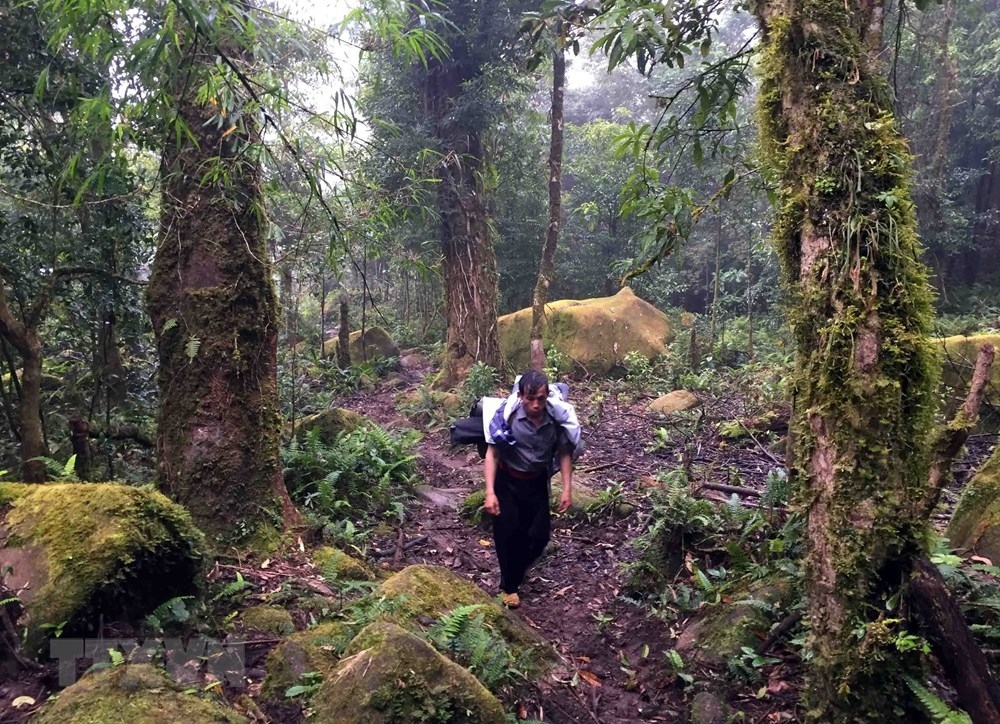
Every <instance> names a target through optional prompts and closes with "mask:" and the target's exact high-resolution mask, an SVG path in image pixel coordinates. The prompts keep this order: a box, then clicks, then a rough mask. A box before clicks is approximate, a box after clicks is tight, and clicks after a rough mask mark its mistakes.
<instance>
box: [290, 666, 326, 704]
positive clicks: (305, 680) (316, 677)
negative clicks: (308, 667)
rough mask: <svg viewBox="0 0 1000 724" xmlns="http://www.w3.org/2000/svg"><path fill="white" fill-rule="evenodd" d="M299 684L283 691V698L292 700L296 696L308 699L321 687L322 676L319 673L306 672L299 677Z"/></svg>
mask: <svg viewBox="0 0 1000 724" xmlns="http://www.w3.org/2000/svg"><path fill="white" fill-rule="evenodd" d="M299 680H300V682H301V683H299V684H295V685H294V686H290V687H288V688H287V689H285V697H286V698H288V699H294V698H296V697H298V696H302V697H306V698H308V697H309V696H310V695H312V694H313V693H315V692H316V691H317V690H318V689H319V687H320V686H322V685H323V674H322V673H320V672H319V671H307V672H305V673H304V674H302V676H300V677H299Z"/></svg>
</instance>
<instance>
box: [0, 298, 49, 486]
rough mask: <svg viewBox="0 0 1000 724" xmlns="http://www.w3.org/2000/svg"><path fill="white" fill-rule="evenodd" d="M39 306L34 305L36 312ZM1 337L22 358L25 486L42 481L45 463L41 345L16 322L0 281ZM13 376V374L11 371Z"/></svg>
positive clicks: (26, 327)
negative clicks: (42, 457)
mask: <svg viewBox="0 0 1000 724" xmlns="http://www.w3.org/2000/svg"><path fill="white" fill-rule="evenodd" d="M37 307H38V305H37V304H36V305H35V309H36V311H40V310H38V309H37ZM0 335H2V336H3V337H4V339H6V340H7V341H8V342H9V343H10V344H11V346H12V347H14V349H15V350H17V353H18V354H19V355H20V356H21V365H22V367H21V401H20V404H19V405H18V424H19V426H20V438H21V479H22V480H23V481H24V482H26V483H41V482H44V480H45V463H44V462H42V461H41V460H38V459H37V458H38V457H40V456H43V455H45V453H46V448H45V435H44V433H43V431H42V415H41V410H42V343H41V340H40V339H39V338H38V332H37V331H36V329H35V328H34V326H33V325H31V324H26V323H23V322H20V321H18V320H17V319H15V317H14V314H13V312H12V311H11V309H10V306H9V305H8V303H7V291H6V289H5V287H4V282H3V279H2V278H0ZM11 375H14V370H13V369H12V370H11Z"/></svg>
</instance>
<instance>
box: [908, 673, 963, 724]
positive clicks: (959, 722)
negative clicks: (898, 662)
mask: <svg viewBox="0 0 1000 724" xmlns="http://www.w3.org/2000/svg"><path fill="white" fill-rule="evenodd" d="M904 681H906V685H907V686H909V687H910V691H912V692H913V693H914V695H916V697H917V699H919V700H920V703H921V704H923V706H924V708H925V709H926V710H927V713H928V714H929V715H930V716H931V720H932V721H934V722H935V724H972V719H971V718H970V717H969V715H968V714H966V713H965V712H964V711H962V710H961V709H959V710H958V711H956V710H955V709H952V708H951V707H950V706H948V705H947V704H946V703H945V702H943V701H942V700H941V699H939V698H938V697H937V696H935V695H934V694H933V693H932V692H931V691H930V690H929V689H928V688H927V687H926V686H924V685H922V684H921V683H920V682H919V681H917V680H916V679H914V678H913V677H912V676H907V677H905V678H904Z"/></svg>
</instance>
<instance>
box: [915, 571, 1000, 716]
mask: <svg viewBox="0 0 1000 724" xmlns="http://www.w3.org/2000/svg"><path fill="white" fill-rule="evenodd" d="M910 600H911V601H912V602H913V607H914V609H915V611H916V614H917V616H919V617H920V619H921V621H922V623H923V626H924V629H925V631H926V635H927V640H928V641H929V642H930V644H931V647H932V648H933V650H934V654H935V656H936V657H937V659H938V661H940V662H941V666H942V667H943V668H944V670H945V672H946V673H947V674H948V679H949V680H950V681H951V682H952V684H953V685H954V687H955V691H956V693H957V694H958V703H959V705H960V706H961V707H962V708H963V709H964V710H965V711H966V712H967V713H968V714H969V716H970V717H972V721H973V722H975V723H976V724H993V723H994V722H998V721H1000V689H998V687H997V684H996V681H994V679H993V675H992V673H990V667H989V664H988V663H987V661H986V656H985V655H984V654H983V652H982V650H981V649H980V648H979V644H977V643H976V641H975V639H974V638H973V637H972V634H971V633H970V632H969V627H968V626H967V625H966V623H965V617H964V616H962V611H961V609H960V608H959V607H958V603H956V602H955V599H954V598H953V597H952V595H951V592H950V591H949V590H948V586H947V585H946V584H945V582H944V579H943V578H942V577H941V572H940V571H938V569H937V566H935V565H934V564H933V563H931V562H930V561H929V560H927V558H926V557H924V556H920V557H918V558H916V560H915V561H914V565H913V573H912V575H911V577H910Z"/></svg>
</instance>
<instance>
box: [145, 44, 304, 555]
mask: <svg viewBox="0 0 1000 724" xmlns="http://www.w3.org/2000/svg"><path fill="white" fill-rule="evenodd" d="M192 38H193V39H192ZM185 41H186V42H184V43H183V44H182V47H181V53H182V54H183V57H182V58H181V59H180V62H179V66H178V68H177V72H176V73H175V75H174V77H173V78H172V79H171V81H170V86H169V88H168V93H169V94H170V96H171V98H172V100H173V102H174V104H175V108H176V112H177V115H178V118H179V119H180V120H181V121H182V122H183V123H184V124H185V125H186V127H187V131H188V132H189V133H190V134H191V137H188V136H186V135H184V134H180V133H179V134H176V135H175V133H174V130H173V129H170V130H169V131H168V133H167V134H166V138H165V143H164V151H163V158H162V163H161V186H162V207H161V208H162V210H161V214H160V236H159V244H158V248H157V252H156V258H155V261H154V263H153V269H152V274H151V276H150V281H149V288H148V290H147V294H148V303H149V312H150V316H151V318H152V322H153V329H154V333H155V335H156V346H157V353H158V356H159V371H158V385H159V393H160V408H159V413H158V426H157V452H158V467H159V484H160V487H161V488H162V489H163V490H164V492H166V493H167V495H169V496H170V497H171V498H172V499H173V500H175V501H177V502H179V503H181V504H183V505H185V506H186V507H187V508H188V509H189V510H190V511H191V513H192V516H193V517H194V519H195V521H196V522H197V523H198V525H199V526H201V528H202V529H203V530H204V531H206V533H208V534H209V535H210V536H212V537H214V538H215V540H216V541H217V542H220V543H221V542H225V543H231V542H236V543H239V542H245V541H247V539H248V538H250V537H251V536H253V535H254V534H255V533H257V532H258V531H263V530H264V529H265V528H266V527H268V526H272V525H274V524H276V523H279V524H280V522H281V521H282V519H283V518H284V520H285V522H286V523H287V522H290V521H292V520H293V519H294V516H295V511H294V507H293V506H292V504H291V501H290V499H289V498H288V493H287V492H286V490H285V486H284V481H283V479H282V472H281V464H280V459H279V430H280V418H279V406H278V391H277V374H276V373H277V359H276V357H277V337H278V327H279V325H278V310H277V301H276V298H275V291H274V285H273V281H272V269H271V264H270V262H269V256H268V250H267V245H266V242H265V235H264V232H263V228H262V224H263V218H264V214H263V210H262V208H261V203H262V201H261V191H260V186H259V182H260V166H259V164H258V163H257V161H256V158H255V155H254V153H253V148H252V147H253V144H255V143H258V142H259V136H258V129H257V127H256V121H255V118H254V114H253V112H248V113H245V114H243V115H242V117H240V118H239V119H238V120H237V121H236V125H230V123H231V121H230V120H229V117H226V118H224V119H223V122H222V123H221V124H220V109H219V107H218V106H217V105H216V102H215V100H214V99H210V101H209V102H208V103H199V102H198V101H197V100H196V97H197V92H198V90H199V86H200V85H201V82H202V80H203V78H204V75H205V73H206V69H208V68H210V67H212V66H213V65H214V63H215V62H216V58H217V56H218V55H219V53H220V52H221V53H225V55H226V57H227V59H228V60H229V61H230V62H232V63H234V64H236V65H237V66H240V67H242V68H244V69H245V68H246V67H247V66H248V65H249V64H250V63H251V62H252V58H251V56H250V53H249V52H248V51H247V50H245V49H243V48H242V47H241V46H240V45H239V44H238V43H237V42H235V41H226V40H220V41H219V42H218V44H217V45H216V46H215V47H208V45H207V44H206V43H204V42H203V41H202V39H201V38H194V33H193V32H192V31H190V30H189V31H188V37H187V38H186V39H185ZM231 90H233V89H231ZM241 100H242V102H248V101H249V99H248V98H243V99H241ZM231 110H232V109H231ZM176 139H182V140H180V141H179V142H178V140H176Z"/></svg>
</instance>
